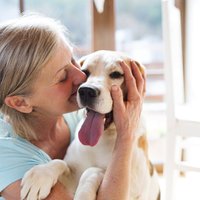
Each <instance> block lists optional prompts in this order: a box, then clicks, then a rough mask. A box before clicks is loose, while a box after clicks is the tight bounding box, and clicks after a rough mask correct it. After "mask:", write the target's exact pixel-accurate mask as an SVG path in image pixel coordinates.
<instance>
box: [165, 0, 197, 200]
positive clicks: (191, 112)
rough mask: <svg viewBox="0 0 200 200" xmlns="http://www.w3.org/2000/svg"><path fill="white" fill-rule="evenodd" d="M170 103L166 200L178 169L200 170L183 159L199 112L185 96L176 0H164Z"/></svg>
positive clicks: (184, 170) (166, 70) (167, 83)
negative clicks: (186, 144)
mask: <svg viewBox="0 0 200 200" xmlns="http://www.w3.org/2000/svg"><path fill="white" fill-rule="evenodd" d="M162 11H163V35H164V44H165V45H164V46H165V80H166V104H167V136H166V160H165V167H164V178H165V181H166V182H165V183H166V184H165V186H166V187H165V195H164V197H165V198H164V199H165V200H172V199H174V188H175V187H174V186H175V181H174V180H175V174H176V172H180V171H182V172H187V171H194V172H200V166H193V165H191V163H188V162H186V161H184V160H182V159H181V152H182V149H183V146H182V141H183V140H182V139H183V138H184V139H187V138H191V137H200V115H199V113H198V110H195V109H197V108H196V107H195V106H192V105H190V104H189V103H188V102H187V101H186V99H185V95H186V93H185V82H184V68H183V59H182V58H183V57H182V56H183V51H182V48H183V45H182V44H183V43H182V36H183V34H181V14H180V10H179V9H177V8H176V7H175V2H174V0H162Z"/></svg>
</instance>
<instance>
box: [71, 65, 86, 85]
mask: <svg viewBox="0 0 200 200" xmlns="http://www.w3.org/2000/svg"><path fill="white" fill-rule="evenodd" d="M72 76H73V78H74V84H75V85H80V84H81V83H83V82H85V81H86V78H87V77H86V75H85V73H83V72H82V71H81V70H80V69H79V68H76V67H74V73H73V74H72Z"/></svg>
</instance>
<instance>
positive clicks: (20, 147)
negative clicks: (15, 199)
mask: <svg viewBox="0 0 200 200" xmlns="http://www.w3.org/2000/svg"><path fill="white" fill-rule="evenodd" d="M0 149H1V153H0V160H1V162H0V180H1V181H0V191H2V190H3V189H4V188H5V187H7V186H8V185H9V184H11V183H13V182H15V181H16V180H19V179H21V178H22V177H23V175H24V173H25V172H26V171H28V170H29V169H31V168H32V167H33V166H35V165H38V164H44V163H47V162H49V161H50V160H51V159H50V157H49V156H48V155H47V154H46V153H45V152H43V151H42V150H41V149H39V148H37V147H36V146H34V145H33V144H31V143H30V142H29V141H27V140H25V139H23V138H21V137H19V136H17V135H16V134H15V133H14V131H13V129H12V126H11V125H10V124H9V123H8V122H7V121H6V120H5V119H4V118H3V117H2V116H1V117H0Z"/></svg>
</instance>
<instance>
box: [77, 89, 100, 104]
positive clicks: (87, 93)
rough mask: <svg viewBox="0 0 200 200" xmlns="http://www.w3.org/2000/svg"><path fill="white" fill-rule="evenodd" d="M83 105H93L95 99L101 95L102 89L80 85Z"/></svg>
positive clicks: (79, 90) (79, 91)
mask: <svg viewBox="0 0 200 200" xmlns="http://www.w3.org/2000/svg"><path fill="white" fill-rule="evenodd" d="M78 93H79V97H80V101H81V104H82V106H88V107H93V105H94V103H95V100H96V98H97V97H99V95H100V90H99V89H97V88H94V87H88V86H87V87H80V88H79V89H78Z"/></svg>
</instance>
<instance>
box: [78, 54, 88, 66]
mask: <svg viewBox="0 0 200 200" xmlns="http://www.w3.org/2000/svg"><path fill="white" fill-rule="evenodd" d="M87 57H88V56H83V57H81V58H80V59H79V60H78V63H79V65H80V66H81V67H82V66H83V63H84V62H85V60H86V58H87Z"/></svg>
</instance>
